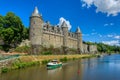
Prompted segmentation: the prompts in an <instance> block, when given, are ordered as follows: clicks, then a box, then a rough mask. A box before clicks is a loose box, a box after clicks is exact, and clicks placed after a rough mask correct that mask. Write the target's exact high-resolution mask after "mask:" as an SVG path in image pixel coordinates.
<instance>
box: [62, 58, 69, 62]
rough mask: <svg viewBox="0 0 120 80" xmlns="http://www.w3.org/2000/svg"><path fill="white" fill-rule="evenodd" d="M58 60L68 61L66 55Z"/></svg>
mask: <svg viewBox="0 0 120 80" xmlns="http://www.w3.org/2000/svg"><path fill="white" fill-rule="evenodd" d="M60 61H61V62H66V61H68V59H67V57H64V58H61V59H60Z"/></svg>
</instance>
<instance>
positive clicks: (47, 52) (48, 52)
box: [42, 51, 52, 55]
mask: <svg viewBox="0 0 120 80" xmlns="http://www.w3.org/2000/svg"><path fill="white" fill-rule="evenodd" d="M51 54H52V52H51V51H46V52H42V55H51Z"/></svg>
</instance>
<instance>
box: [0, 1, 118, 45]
mask: <svg viewBox="0 0 120 80" xmlns="http://www.w3.org/2000/svg"><path fill="white" fill-rule="evenodd" d="M35 6H37V7H38V10H39V13H40V14H41V15H42V18H43V20H44V22H46V21H49V22H50V23H51V25H60V23H61V21H66V23H67V25H68V27H69V30H70V31H72V32H75V31H76V29H77V27H78V26H79V27H80V29H81V32H82V35H83V40H84V41H89V42H103V43H105V44H109V45H118V46H120V0H0V15H3V16H5V15H6V13H7V12H13V13H15V14H16V15H17V16H19V17H20V18H21V20H22V22H23V24H24V25H25V26H26V27H29V17H30V16H31V14H32V12H33V11H34V8H35Z"/></svg>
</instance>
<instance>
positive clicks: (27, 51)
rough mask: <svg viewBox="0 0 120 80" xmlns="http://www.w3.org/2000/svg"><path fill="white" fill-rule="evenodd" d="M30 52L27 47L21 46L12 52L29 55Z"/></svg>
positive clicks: (29, 48)
mask: <svg viewBox="0 0 120 80" xmlns="http://www.w3.org/2000/svg"><path fill="white" fill-rule="evenodd" d="M30 50H31V47H29V46H21V47H17V48H15V50H14V51H16V52H24V53H29V52H30Z"/></svg>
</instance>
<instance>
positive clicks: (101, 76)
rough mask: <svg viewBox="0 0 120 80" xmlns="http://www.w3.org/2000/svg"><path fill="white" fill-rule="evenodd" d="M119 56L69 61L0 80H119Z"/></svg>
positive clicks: (6, 74) (38, 67)
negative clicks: (58, 65)
mask: <svg viewBox="0 0 120 80" xmlns="http://www.w3.org/2000/svg"><path fill="white" fill-rule="evenodd" d="M119 74H120V55H111V56H105V57H102V58H92V59H82V60H77V61H71V62H68V63H67V64H65V65H63V66H62V67H60V68H57V69H53V70H47V69H46V67H45V66H43V67H41V66H36V67H31V68H27V69H21V70H15V71H12V72H9V73H5V74H2V75H0V80H120V76H119Z"/></svg>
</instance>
